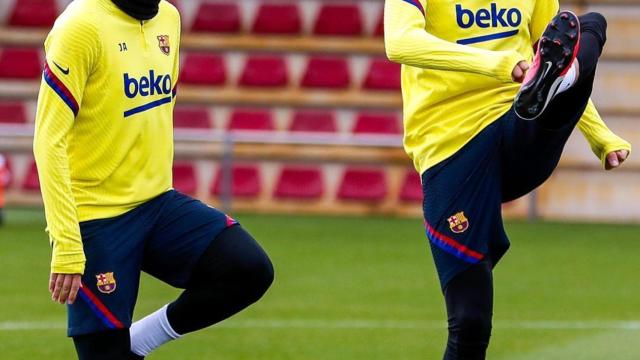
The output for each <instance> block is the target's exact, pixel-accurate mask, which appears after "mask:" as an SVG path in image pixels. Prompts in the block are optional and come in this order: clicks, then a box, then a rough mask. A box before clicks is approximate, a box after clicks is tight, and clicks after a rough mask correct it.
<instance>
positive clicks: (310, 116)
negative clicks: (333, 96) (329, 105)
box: [289, 110, 338, 133]
mask: <svg viewBox="0 0 640 360" xmlns="http://www.w3.org/2000/svg"><path fill="white" fill-rule="evenodd" d="M337 130H338V129H337V126H336V118H335V115H334V114H333V113H332V112H331V111H314V110H302V111H298V112H296V113H295V114H294V115H293V121H291V125H290V126H289V131H293V132H298V131H300V132H302V131H307V132H328V133H333V132H337Z"/></svg>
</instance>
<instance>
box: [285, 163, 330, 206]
mask: <svg viewBox="0 0 640 360" xmlns="http://www.w3.org/2000/svg"><path fill="white" fill-rule="evenodd" d="M323 193H324V181H323V178H322V170H321V168H320V167H317V166H315V167H309V166H305V167H300V166H295V167H294V166H285V167H283V168H282V171H281V172H280V176H279V178H278V181H277V185H276V191H275V194H274V197H275V198H286V199H301V200H303V199H319V198H320V197H322V195H323Z"/></svg>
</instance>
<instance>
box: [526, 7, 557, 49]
mask: <svg viewBox="0 0 640 360" xmlns="http://www.w3.org/2000/svg"><path fill="white" fill-rule="evenodd" d="M559 10H560V4H559V3H558V0H536V4H535V8H534V9H533V14H532V15H531V23H530V24H529V31H530V33H531V43H532V44H535V43H537V42H538V40H539V39H540V37H541V36H542V33H543V32H544V30H545V29H546V28H547V25H549V22H551V19H553V17H554V16H556V14H558V11H559Z"/></svg>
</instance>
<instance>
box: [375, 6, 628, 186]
mask: <svg viewBox="0 0 640 360" xmlns="http://www.w3.org/2000/svg"><path fill="white" fill-rule="evenodd" d="M558 8H559V4H558V1H557V0H476V1H460V2H455V1H443V0H386V1H385V16H384V19H385V23H384V31H385V46H386V51H387V56H388V57H389V59H391V60H392V61H395V62H398V63H401V64H403V66H402V95H403V101H404V129H405V133H404V146H405V150H406V151H407V153H408V154H409V156H410V157H411V158H412V159H413V161H414V164H415V167H416V169H417V170H418V171H419V172H420V173H422V172H424V171H426V170H427V169H428V168H430V167H432V166H434V165H436V164H437V163H439V162H441V161H442V160H445V159H446V158H448V157H450V156H451V155H453V154H454V153H455V152H457V151H458V150H460V149H461V148H462V147H463V146H464V145H465V144H466V143H467V142H469V141H470V140H471V139H473V137H474V136H476V135H477V134H478V133H479V132H480V131H482V130H483V129H484V128H485V127H487V126H488V125H489V124H491V123H493V122H494V121H496V120H498V119H499V118H500V117H501V116H502V115H503V114H504V113H506V112H507V111H508V110H509V108H510V107H511V106H512V104H513V100H514V98H515V96H516V94H517V92H518V90H519V88H520V84H517V83H514V82H513V81H512V79H511V73H512V71H513V68H514V67H515V66H516V64H517V63H518V62H520V61H522V60H527V61H530V60H531V59H532V58H533V46H534V44H535V43H536V42H537V40H538V39H539V38H540V36H541V35H542V33H543V32H544V30H545V28H546V26H547V24H548V23H549V21H550V20H551V19H552V18H553V16H555V15H556V14H557V12H558ZM578 127H579V128H580V130H581V131H582V133H583V134H584V136H585V137H586V138H587V140H588V141H589V143H590V145H591V148H592V150H593V151H594V153H595V154H596V155H597V156H598V157H599V158H600V159H601V160H602V161H603V162H604V161H605V157H606V154H607V153H609V152H610V151H613V150H622V149H626V150H631V146H630V144H629V143H628V142H626V141H624V140H623V139H621V138H620V137H618V136H616V135H615V134H613V133H612V132H611V131H610V130H609V129H608V128H607V127H606V125H605V124H604V123H603V121H602V119H601V118H600V115H599V114H598V112H597V110H596V109H595V107H594V105H593V103H592V102H590V103H589V105H588V108H587V110H586V111H585V113H584V115H583V117H582V118H581V120H580V122H579V124H578Z"/></svg>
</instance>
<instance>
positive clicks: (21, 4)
mask: <svg viewBox="0 0 640 360" xmlns="http://www.w3.org/2000/svg"><path fill="white" fill-rule="evenodd" d="M56 17H58V4H57V2H56V1H55V0H20V1H16V2H15V4H14V7H13V10H12V11H11V14H10V15H9V21H8V24H9V25H11V26H16V27H40V28H50V27H51V26H53V22H54V21H55V20H56Z"/></svg>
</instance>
